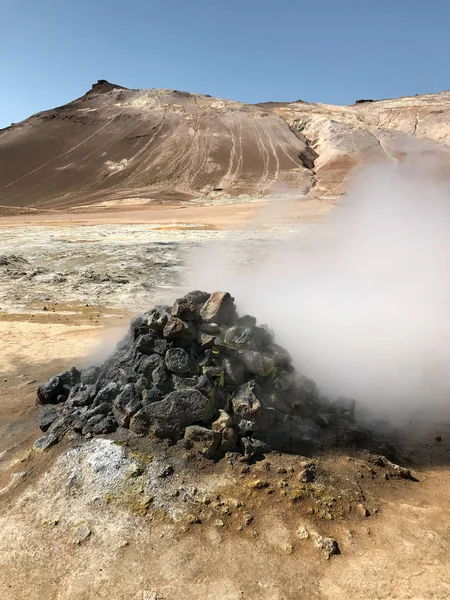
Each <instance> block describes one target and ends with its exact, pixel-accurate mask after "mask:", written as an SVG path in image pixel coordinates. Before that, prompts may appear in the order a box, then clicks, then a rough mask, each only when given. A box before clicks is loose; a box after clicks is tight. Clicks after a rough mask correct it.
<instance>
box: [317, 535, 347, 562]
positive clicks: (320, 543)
mask: <svg viewBox="0 0 450 600" xmlns="http://www.w3.org/2000/svg"><path fill="white" fill-rule="evenodd" d="M313 537H314V544H315V546H316V548H318V550H321V551H322V552H323V554H324V555H325V558H327V559H329V558H330V557H331V556H334V555H336V554H340V553H341V551H340V550H339V545H338V543H337V541H336V540H334V539H333V538H330V537H322V536H321V535H320V534H318V533H315V534H314V536H313Z"/></svg>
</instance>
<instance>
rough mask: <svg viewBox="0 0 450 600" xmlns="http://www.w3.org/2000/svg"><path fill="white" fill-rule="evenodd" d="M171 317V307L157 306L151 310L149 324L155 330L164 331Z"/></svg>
mask: <svg viewBox="0 0 450 600" xmlns="http://www.w3.org/2000/svg"><path fill="white" fill-rule="evenodd" d="M169 317H170V310H169V307H168V306H167V307H157V308H154V309H153V310H151V311H150V313H149V315H148V317H147V325H148V327H149V328H150V329H152V330H153V331H158V332H162V331H163V329H164V327H165V325H166V323H167V320H168V319H169Z"/></svg>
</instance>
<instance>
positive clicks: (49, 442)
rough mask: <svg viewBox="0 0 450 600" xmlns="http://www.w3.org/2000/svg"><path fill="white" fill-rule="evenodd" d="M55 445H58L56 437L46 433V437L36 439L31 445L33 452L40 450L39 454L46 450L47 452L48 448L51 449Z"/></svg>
mask: <svg viewBox="0 0 450 600" xmlns="http://www.w3.org/2000/svg"><path fill="white" fill-rule="evenodd" d="M57 443H58V438H57V436H56V435H53V434H52V433H48V434H47V435H43V436H42V437H40V438H39V439H37V440H36V441H35V442H34V444H33V448H34V449H35V450H40V451H41V452H45V451H46V450H48V449H49V448H51V447H52V446H54V445H55V444H57Z"/></svg>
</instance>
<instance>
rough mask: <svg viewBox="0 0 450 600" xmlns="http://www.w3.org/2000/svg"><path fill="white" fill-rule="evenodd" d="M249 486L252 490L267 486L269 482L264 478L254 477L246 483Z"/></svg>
mask: <svg viewBox="0 0 450 600" xmlns="http://www.w3.org/2000/svg"><path fill="white" fill-rule="evenodd" d="M248 485H249V487H250V488H252V489H253V490H263V489H264V488H268V487H269V482H268V481H265V480H264V479H256V480H255V481H252V482H251V483H249V484H248Z"/></svg>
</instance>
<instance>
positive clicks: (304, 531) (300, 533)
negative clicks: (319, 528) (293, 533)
mask: <svg viewBox="0 0 450 600" xmlns="http://www.w3.org/2000/svg"><path fill="white" fill-rule="evenodd" d="M297 535H298V537H299V538H300V539H301V540H307V539H308V538H309V531H308V530H307V529H306V527H300V528H299V529H298V530H297Z"/></svg>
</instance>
